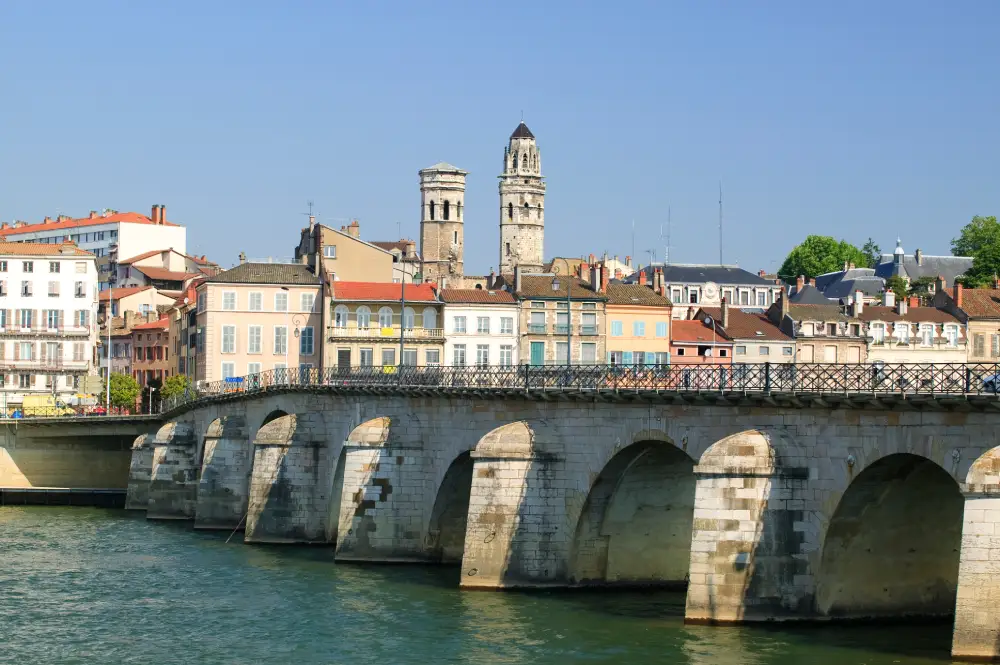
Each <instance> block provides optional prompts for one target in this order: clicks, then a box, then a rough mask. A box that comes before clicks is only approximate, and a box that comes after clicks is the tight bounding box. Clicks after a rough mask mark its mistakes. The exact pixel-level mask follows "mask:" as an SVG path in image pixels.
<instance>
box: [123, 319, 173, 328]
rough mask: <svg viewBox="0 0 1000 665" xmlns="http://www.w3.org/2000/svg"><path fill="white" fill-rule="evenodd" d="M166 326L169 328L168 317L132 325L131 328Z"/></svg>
mask: <svg viewBox="0 0 1000 665" xmlns="http://www.w3.org/2000/svg"><path fill="white" fill-rule="evenodd" d="M168 328H170V319H158V320H156V321H150V322H149V323H140V324H138V325H135V326H132V330H167V329H168Z"/></svg>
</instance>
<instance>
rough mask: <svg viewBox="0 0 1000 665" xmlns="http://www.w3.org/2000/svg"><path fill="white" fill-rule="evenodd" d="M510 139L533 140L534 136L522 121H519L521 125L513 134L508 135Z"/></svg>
mask: <svg viewBox="0 0 1000 665" xmlns="http://www.w3.org/2000/svg"><path fill="white" fill-rule="evenodd" d="M510 137H511V138H512V139H533V138H535V135H534V134H532V133H531V130H530V129H528V126H527V125H526V124H524V120H521V124H519V125H518V126H517V128H516V129H515V130H514V132H513V133H512V134H511V135H510Z"/></svg>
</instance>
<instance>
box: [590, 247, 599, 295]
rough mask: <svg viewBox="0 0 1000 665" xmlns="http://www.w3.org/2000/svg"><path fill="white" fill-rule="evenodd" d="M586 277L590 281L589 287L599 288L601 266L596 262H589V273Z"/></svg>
mask: <svg viewBox="0 0 1000 665" xmlns="http://www.w3.org/2000/svg"><path fill="white" fill-rule="evenodd" d="M591 256H593V254H591ZM587 279H588V280H589V281H590V288H592V289H593V290H594V291H596V290H597V289H599V288H600V286H601V267H600V266H599V265H597V264H596V263H594V264H591V266H590V274H588V275H587Z"/></svg>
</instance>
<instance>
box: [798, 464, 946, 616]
mask: <svg viewBox="0 0 1000 665" xmlns="http://www.w3.org/2000/svg"><path fill="white" fill-rule="evenodd" d="M963 509H964V499H963V497H962V493H961V491H960V489H959V485H958V483H957V482H956V481H955V479H954V478H953V477H952V475H951V474H950V473H949V472H947V471H946V470H945V469H943V468H942V467H941V466H940V465H938V464H937V463H936V462H934V461H932V460H930V459H928V458H927V457H925V456H923V455H919V454H915V453H908V452H898V453H892V454H889V455H885V456H884V457H880V458H879V459H877V460H876V461H874V462H873V463H871V464H869V465H868V466H867V467H866V468H864V470H862V471H861V472H860V473H858V474H857V475H856V476H855V477H854V478H853V479H852V480H851V482H850V484H849V485H848V487H847V489H846V491H844V493H843V494H842V495H841V497H840V500H839V502H838V503H837V507H836V510H835V511H834V513H833V516H832V518H831V519H830V522H829V525H828V527H827V529H826V534H825V537H824V540H823V548H822V557H821V560H820V564H819V571H818V576H817V582H816V601H815V602H816V611H817V612H818V613H819V614H820V615H822V616H829V617H843V618H872V617H898V616H947V615H950V614H951V613H952V612H953V611H954V607H955V596H956V589H957V584H958V564H959V554H960V549H961V542H962V514H963Z"/></svg>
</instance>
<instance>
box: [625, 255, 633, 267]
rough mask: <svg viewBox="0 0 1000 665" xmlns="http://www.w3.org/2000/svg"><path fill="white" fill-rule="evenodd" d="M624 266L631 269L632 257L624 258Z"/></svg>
mask: <svg viewBox="0 0 1000 665" xmlns="http://www.w3.org/2000/svg"><path fill="white" fill-rule="evenodd" d="M625 265H626V266H628V267H629V268H631V267H632V257H631V256H626V257H625Z"/></svg>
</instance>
